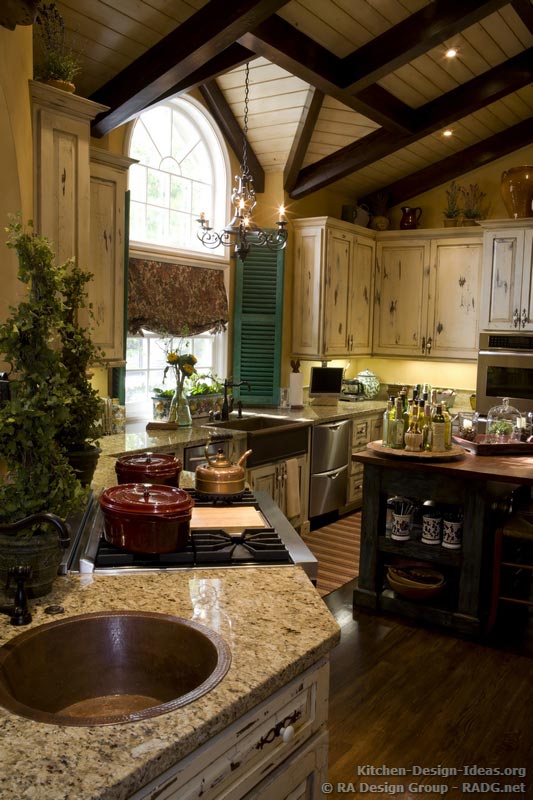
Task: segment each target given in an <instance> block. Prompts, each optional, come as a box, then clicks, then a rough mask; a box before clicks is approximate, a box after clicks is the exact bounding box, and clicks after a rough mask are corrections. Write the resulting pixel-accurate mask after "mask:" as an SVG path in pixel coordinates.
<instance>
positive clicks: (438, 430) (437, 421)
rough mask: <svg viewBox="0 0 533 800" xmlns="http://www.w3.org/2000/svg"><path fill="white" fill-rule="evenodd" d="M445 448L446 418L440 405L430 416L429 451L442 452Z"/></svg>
mask: <svg viewBox="0 0 533 800" xmlns="http://www.w3.org/2000/svg"><path fill="white" fill-rule="evenodd" d="M445 450H446V420H445V419H444V415H443V413H442V406H441V405H440V404H439V405H437V409H436V411H435V413H434V414H433V416H432V418H431V452H432V453H443V452H444V451H445Z"/></svg>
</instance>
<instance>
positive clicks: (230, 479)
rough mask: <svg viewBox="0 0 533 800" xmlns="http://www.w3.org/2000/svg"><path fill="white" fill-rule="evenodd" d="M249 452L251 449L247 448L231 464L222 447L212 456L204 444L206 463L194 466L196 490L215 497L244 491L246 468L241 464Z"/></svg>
mask: <svg viewBox="0 0 533 800" xmlns="http://www.w3.org/2000/svg"><path fill="white" fill-rule="evenodd" d="M251 452H252V451H251V450H247V451H246V452H245V453H243V454H242V456H241V457H240V458H239V460H238V461H237V463H236V464H232V463H231V461H230V460H229V459H228V458H227V457H226V456H225V455H224V451H223V450H222V449H220V450H218V452H217V454H216V456H215V457H214V458H212V456H210V454H209V448H208V446H207V445H206V448H205V457H206V458H207V464H202V465H200V466H198V467H196V473H195V489H196V491H197V492H198V493H199V494H203V495H210V496H211V495H214V496H216V497H233V496H235V495H239V494H241V493H242V492H244V489H245V480H246V470H245V468H244V467H243V466H242V465H243V464H244V462H245V461H246V459H247V458H248V456H249V455H250V454H251Z"/></svg>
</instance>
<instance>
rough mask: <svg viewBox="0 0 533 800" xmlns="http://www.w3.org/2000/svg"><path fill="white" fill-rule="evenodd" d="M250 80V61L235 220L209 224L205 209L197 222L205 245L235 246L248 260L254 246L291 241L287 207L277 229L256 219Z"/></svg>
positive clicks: (235, 189)
mask: <svg viewBox="0 0 533 800" xmlns="http://www.w3.org/2000/svg"><path fill="white" fill-rule="evenodd" d="M249 83H250V66H249V63H248V62H247V63H246V77H245V95H244V136H243V151H242V164H241V174H240V175H236V176H235V186H234V187H233V192H232V195H231V202H232V205H233V209H234V212H233V217H232V219H231V222H229V224H228V225H226V227H225V228H223V229H222V230H221V231H214V230H213V228H210V227H209V220H207V219H206V218H205V214H204V213H203V212H202V213H201V214H200V218H199V219H198V220H197V222H199V223H200V229H199V231H198V238H199V239H200V241H201V242H202V244H203V245H204V247H207V248H209V249H210V250H214V249H216V248H217V247H219V246H220V245H224V247H233V248H234V251H235V254H236V255H237V256H238V257H239V258H240V259H241V261H244V260H245V258H246V256H247V255H248V252H249V251H250V248H251V247H265V246H266V247H268V248H269V249H270V250H283V249H284V247H285V245H286V244H287V234H288V232H287V230H286V226H287V221H286V220H284V219H283V216H284V214H285V209H284V207H283V206H280V208H279V220H278V221H277V222H276V225H277V226H278V228H277V230H276V231H274V232H272V233H267V231H264V230H262V229H261V228H260V227H259V226H258V225H257V224H256V223H255V222H254V219H253V210H254V208H255V206H256V194H255V189H254V180H253V177H252V174H251V173H250V171H249V169H248V152H247V134H248V95H249Z"/></svg>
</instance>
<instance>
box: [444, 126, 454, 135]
mask: <svg viewBox="0 0 533 800" xmlns="http://www.w3.org/2000/svg"><path fill="white" fill-rule="evenodd" d="M442 135H443V136H453V131H452V129H451V128H446V130H445V131H442Z"/></svg>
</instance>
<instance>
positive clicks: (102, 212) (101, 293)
mask: <svg viewBox="0 0 533 800" xmlns="http://www.w3.org/2000/svg"><path fill="white" fill-rule="evenodd" d="M90 157H91V160H90V202H91V206H90V239H89V243H90V247H89V261H88V269H89V271H90V272H92V273H93V276H94V277H93V280H92V281H90V283H89V284H88V285H87V293H88V299H89V302H90V303H92V307H93V314H94V326H93V334H92V339H93V341H94V342H95V344H97V345H99V346H100V347H101V348H102V349H103V351H104V353H105V358H106V360H107V361H108V362H110V363H113V365H115V366H118V365H119V364H123V363H124V279H125V278H124V245H125V242H124V237H125V230H124V226H125V200H126V190H127V179H128V174H127V172H128V168H129V166H130V164H133V163H135V160H134V159H131V158H126V157H125V156H120V155H115V154H113V153H109V152H107V151H106V150H102V149H101V148H98V147H92V148H91V150H90Z"/></svg>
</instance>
